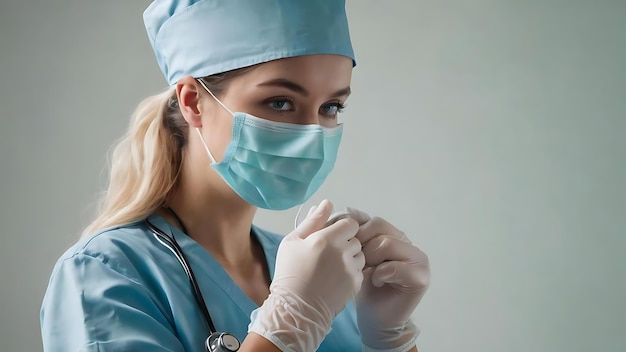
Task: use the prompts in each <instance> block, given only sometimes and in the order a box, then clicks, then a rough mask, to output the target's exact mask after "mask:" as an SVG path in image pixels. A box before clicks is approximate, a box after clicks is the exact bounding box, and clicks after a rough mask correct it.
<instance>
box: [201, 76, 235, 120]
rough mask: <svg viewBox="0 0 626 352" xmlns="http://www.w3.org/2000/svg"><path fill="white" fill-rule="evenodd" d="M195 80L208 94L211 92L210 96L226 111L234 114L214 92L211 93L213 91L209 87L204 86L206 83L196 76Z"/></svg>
mask: <svg viewBox="0 0 626 352" xmlns="http://www.w3.org/2000/svg"><path fill="white" fill-rule="evenodd" d="M196 81H198V83H200V85H201V86H202V87H203V88H204V89H205V90H206V91H207V92H209V94H211V96H212V97H213V99H215V101H217V102H218V103H219V104H220V105H221V106H222V107H223V108H224V109H226V111H228V112H229V113H230V114H231V115H233V116H235V113H234V112H232V111H231V110H230V109H229V108H227V107H226V105H224V103H222V102H221V101H220V100H219V99H217V97H216V96H215V94H213V92H211V91H210V90H209V88H207V87H206V85H205V84H204V81H203V80H202V78H198V79H197V80H196Z"/></svg>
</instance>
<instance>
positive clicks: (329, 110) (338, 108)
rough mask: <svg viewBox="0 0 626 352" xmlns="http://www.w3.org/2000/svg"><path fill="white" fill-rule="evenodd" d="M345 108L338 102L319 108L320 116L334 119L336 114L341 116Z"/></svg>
mask: <svg viewBox="0 0 626 352" xmlns="http://www.w3.org/2000/svg"><path fill="white" fill-rule="evenodd" d="M345 108H346V106H345V105H344V104H342V103H340V102H336V103H330V104H326V105H323V106H322V107H321V108H320V114H322V115H324V116H327V117H331V118H334V117H336V116H337V114H341V113H342V112H343V110H344V109H345Z"/></svg>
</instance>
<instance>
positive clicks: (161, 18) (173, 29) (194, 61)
mask: <svg viewBox="0 0 626 352" xmlns="http://www.w3.org/2000/svg"><path fill="white" fill-rule="evenodd" d="M143 18H144V23H145V25H146V30H147V31H148V36H149V38H150V43H151V44H152V48H153V49H154V53H155V54H156V58H157V62H158V64H159V67H160V68H161V71H162V72H163V74H164V75H165V79H166V80H167V82H168V83H169V84H170V85H173V84H176V83H177V82H178V80H179V79H180V78H182V77H184V76H187V75H189V76H193V77H205V76H210V75H213V74H216V73H222V72H226V71H230V70H234V69H238V68H242V67H247V66H252V65H255V64H259V63H262V62H267V61H271V60H276V59H281V58H286V57H293V56H301V55H313V54H336V55H343V56H347V57H349V58H351V59H352V61H353V64H356V61H355V58H354V52H353V50H352V44H351V43H350V33H349V31H348V21H347V18H346V11H345V0H156V1H154V2H152V4H150V6H148V8H147V9H146V10H145V12H144V14H143Z"/></svg>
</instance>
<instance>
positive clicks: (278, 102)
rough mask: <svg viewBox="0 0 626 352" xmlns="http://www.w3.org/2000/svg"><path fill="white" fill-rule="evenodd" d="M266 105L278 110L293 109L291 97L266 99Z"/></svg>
mask: <svg viewBox="0 0 626 352" xmlns="http://www.w3.org/2000/svg"><path fill="white" fill-rule="evenodd" d="M267 104H268V106H269V107H270V108H272V109H274V110H276V111H278V112H285V111H293V102H292V101H291V99H286V98H279V99H274V100H271V101H268V103H267Z"/></svg>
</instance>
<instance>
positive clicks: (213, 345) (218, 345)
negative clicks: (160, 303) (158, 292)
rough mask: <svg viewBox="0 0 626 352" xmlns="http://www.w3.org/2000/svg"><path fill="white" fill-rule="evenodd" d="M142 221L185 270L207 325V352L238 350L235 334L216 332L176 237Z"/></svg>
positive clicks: (182, 226) (238, 343) (231, 351)
mask: <svg viewBox="0 0 626 352" xmlns="http://www.w3.org/2000/svg"><path fill="white" fill-rule="evenodd" d="M166 209H167V210H168V211H169V212H170V214H172V216H174V217H175V218H176V220H177V221H178V223H179V224H180V226H181V228H182V230H183V232H184V233H185V234H187V229H186V228H185V225H184V224H183V222H182V221H181V220H180V218H179V217H178V215H176V213H174V211H173V210H172V209H170V208H166ZM144 223H145V224H146V226H148V228H149V229H150V231H152V233H153V235H154V237H155V238H156V240H157V241H159V242H160V243H161V244H162V245H164V246H165V247H167V249H169V250H170V251H171V252H172V253H174V256H175V257H176V259H178V261H179V262H180V265H181V266H182V267H183V270H185V274H187V277H188V278H189V283H190V284H191V287H192V288H193V293H194V296H195V298H196V303H197V304H198V307H199V308H200V311H201V312H202V315H203V316H204V320H205V321H206V323H207V325H208V326H209V337H207V339H206V342H205V346H206V350H207V351H208V352H236V351H238V350H239V347H240V345H241V343H240V342H239V340H238V339H237V337H235V335H233V334H231V333H228V332H218V331H217V329H216V328H215V324H213V319H211V314H209V310H208V308H207V306H206V304H205V303H204V298H203V297H202V292H201V291H200V286H198V281H197V280H196V277H195V275H194V274H193V270H191V266H190V265H189V262H188V261H187V258H186V257H185V254H184V253H183V250H182V248H180V246H179V245H178V242H176V239H175V238H174V237H173V236H172V237H170V236H168V235H166V234H165V233H164V232H163V231H161V230H160V229H159V228H158V227H156V226H154V225H153V224H152V223H151V222H150V221H148V219H147V218H146V219H145V220H144Z"/></svg>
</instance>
